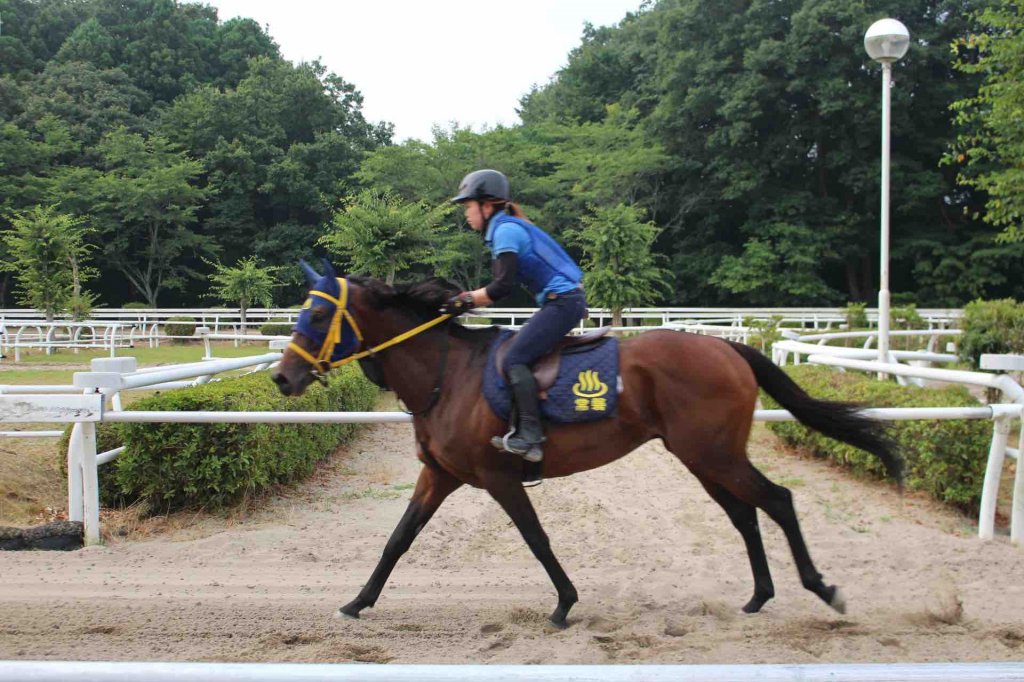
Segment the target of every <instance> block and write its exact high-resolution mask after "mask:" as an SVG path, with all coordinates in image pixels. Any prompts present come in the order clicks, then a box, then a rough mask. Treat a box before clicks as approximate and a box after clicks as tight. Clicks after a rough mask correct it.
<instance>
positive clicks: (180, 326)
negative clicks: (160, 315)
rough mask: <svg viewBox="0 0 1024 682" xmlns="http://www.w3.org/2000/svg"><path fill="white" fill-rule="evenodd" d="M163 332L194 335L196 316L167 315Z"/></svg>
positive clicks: (170, 334) (168, 334) (169, 334)
mask: <svg viewBox="0 0 1024 682" xmlns="http://www.w3.org/2000/svg"><path fill="white" fill-rule="evenodd" d="M164 334H166V335H167V336H195V334H196V318H194V317H180V316H176V317H169V318H167V322H165V323H164Z"/></svg>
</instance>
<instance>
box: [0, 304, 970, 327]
mask: <svg viewBox="0 0 1024 682" xmlns="http://www.w3.org/2000/svg"><path fill="white" fill-rule="evenodd" d="M535 311H536V308H486V309H481V310H480V311H478V313H477V314H478V315H480V316H483V317H489V318H492V319H495V320H500V319H502V318H505V319H512V320H516V321H518V320H522V319H525V318H526V317H529V316H530V315H532V314H533V313H534V312H535ZM299 312H300V311H299V309H297V308H249V309H247V311H246V317H247V319H248V324H247V327H258V326H259V325H261V324H263V323H265V322H268V321H274V320H286V321H288V322H294V321H295V318H296V317H297V316H298V314H299ZM590 313H591V315H592V316H593V317H594V318H595V320H598V321H601V323H602V324H607V323H608V320H609V319H610V318H611V312H610V311H609V310H607V309H604V308H590ZM917 313H918V315H920V316H921V318H922V319H923V320H924V321H925V322H926V323H928V325H929V327H930V328H931V327H938V328H943V327H946V326H949V324H950V323H952V322H954V321H957V320H959V319H960V318H961V317H962V316H963V310H962V309H959V308H922V309H919V310H918V311H917ZM865 315H866V316H867V320H868V323H869V324H872V325H874V324H876V323H877V320H878V311H877V310H876V309H873V308H869V309H867V310H865ZM91 317H92V319H94V320H97V321H116V322H122V323H129V324H140V323H141V324H144V325H151V324H154V323H155V324H164V323H166V322H167V321H168V318H171V317H192V318H195V320H196V324H197V326H203V327H210V328H211V329H212V330H213V331H214V333H220V332H221V331H222V330H224V329H231V330H232V331H237V330H238V327H239V325H240V323H241V311H240V310H239V309H238V308H94V309H93V311H92V313H91ZM623 317H624V318H629V319H648V320H659V321H660V322H661V324H667V323H669V322H681V321H687V320H692V321H696V322H702V323H707V322H710V321H714V323H720V324H721V323H728V324H736V325H741V324H742V323H743V320H744V319H747V318H750V319H756V320H771V319H772V318H774V317H780V318H782V320H783V321H784V322H787V323H796V324H799V325H800V326H802V327H810V328H812V329H823V328H833V327H836V326H838V325H839V324H842V323H844V322H845V320H846V311H845V309H844V308H702V307H679V306H662V307H642V308H627V309H626V310H624V311H623ZM43 318H44V316H43V314H42V313H40V312H39V311H36V310H32V309H26V308H3V309H0V323H2V322H4V321H8V320H23V321H30V320H41V319H43ZM512 324H513V325H514V324H517V322H513V323H512Z"/></svg>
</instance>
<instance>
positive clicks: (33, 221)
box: [0, 206, 96, 320]
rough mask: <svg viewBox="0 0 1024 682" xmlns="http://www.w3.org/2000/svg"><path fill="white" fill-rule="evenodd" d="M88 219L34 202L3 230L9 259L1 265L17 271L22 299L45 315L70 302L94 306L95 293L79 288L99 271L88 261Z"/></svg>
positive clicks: (76, 306) (77, 311) (79, 308)
mask: <svg viewBox="0 0 1024 682" xmlns="http://www.w3.org/2000/svg"><path fill="white" fill-rule="evenodd" d="M84 222H85V221H84V220H82V219H80V218H75V217H74V216H71V215H68V214H65V213H59V212H58V211H57V210H56V208H55V207H53V206H36V207H34V208H32V209H31V210H29V211H25V212H23V213H18V214H15V216H14V219H13V221H12V223H13V224H12V227H11V228H10V229H8V230H6V231H5V232H3V235H2V240H3V244H4V246H6V248H7V251H8V253H9V254H10V260H8V261H6V262H3V263H0V269H2V270H6V271H8V272H13V273H14V278H15V281H16V282H17V286H18V293H19V295H20V297H19V299H18V300H19V302H20V303H22V304H24V305H28V306H31V307H33V308H38V309H39V310H42V311H44V312H45V313H46V319H47V320H53V318H54V316H55V315H56V314H57V313H58V312H61V311H62V310H64V309H65V308H66V307H68V306H69V305H71V306H72V308H73V310H72V313H73V314H80V313H81V312H82V311H83V310H84V309H87V308H91V303H92V300H91V298H89V297H88V295H87V294H83V293H82V291H81V283H82V282H83V281H86V280H88V279H90V278H92V277H93V276H94V275H95V272H96V271H95V270H94V269H93V268H90V267H87V266H85V265H84V263H85V262H86V260H87V259H88V256H89V251H90V250H91V247H90V246H89V245H88V244H86V243H85V237H86V235H87V234H88V233H89V232H90V231H91V230H90V229H89V228H87V227H85V226H84Z"/></svg>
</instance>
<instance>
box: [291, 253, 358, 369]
mask: <svg viewBox="0 0 1024 682" xmlns="http://www.w3.org/2000/svg"><path fill="white" fill-rule="evenodd" d="M299 265H300V266H302V271H303V272H304V273H305V274H306V279H307V280H308V281H309V285H310V290H309V296H308V297H307V298H306V302H305V303H304V304H303V306H302V311H301V312H300V313H299V319H298V321H297V322H296V323H295V326H294V327H292V331H293V332H298V333H300V334H302V335H303V336H305V337H306V338H308V339H309V340H310V341H312V342H313V344H314V346H315V347H316V348H317V349H319V350H320V353H319V356H318V357H317V358H316V360H317V362H318V363H334V362H338V361H339V360H343V359H345V358H347V357H348V356H350V355H352V354H353V353H354V352H356V350H357V349H358V348H359V345H360V344H361V343H362V338H361V334H360V333H359V330H358V328H357V327H356V326H355V322H354V320H353V319H352V317H351V315H350V314H349V312H348V295H349V286H348V280H346V279H344V278H340V277H338V276H337V274H336V273H335V272H334V267H333V266H332V265H331V264H330V262H329V261H328V260H327V259H324V260H323V265H324V274H322V275H321V274H320V273H318V272H317V271H316V270H314V269H313V268H312V266H310V264H309V263H307V262H306V261H304V260H300V261H299ZM314 308H318V309H323V310H325V312H326V317H327V318H328V319H330V320H331V323H330V324H329V325H328V326H327V327H326V328H318V327H317V325H316V324H314V322H313V309H314ZM331 342H333V349H331V350H328V348H327V347H325V344H326V346H330V345H331ZM324 352H329V353H330V356H329V357H323V354H324ZM308 359H309V358H307V360H308ZM314 364H316V363H314Z"/></svg>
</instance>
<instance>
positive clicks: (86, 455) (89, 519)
mask: <svg viewBox="0 0 1024 682" xmlns="http://www.w3.org/2000/svg"><path fill="white" fill-rule="evenodd" d="M81 444H82V449H81V458H82V497H83V502H84V506H85V519H84V522H85V544H87V545H96V544H99V542H100V484H99V471H98V469H99V465H98V464H97V463H96V424H95V423H94V422H82V436H81Z"/></svg>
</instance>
